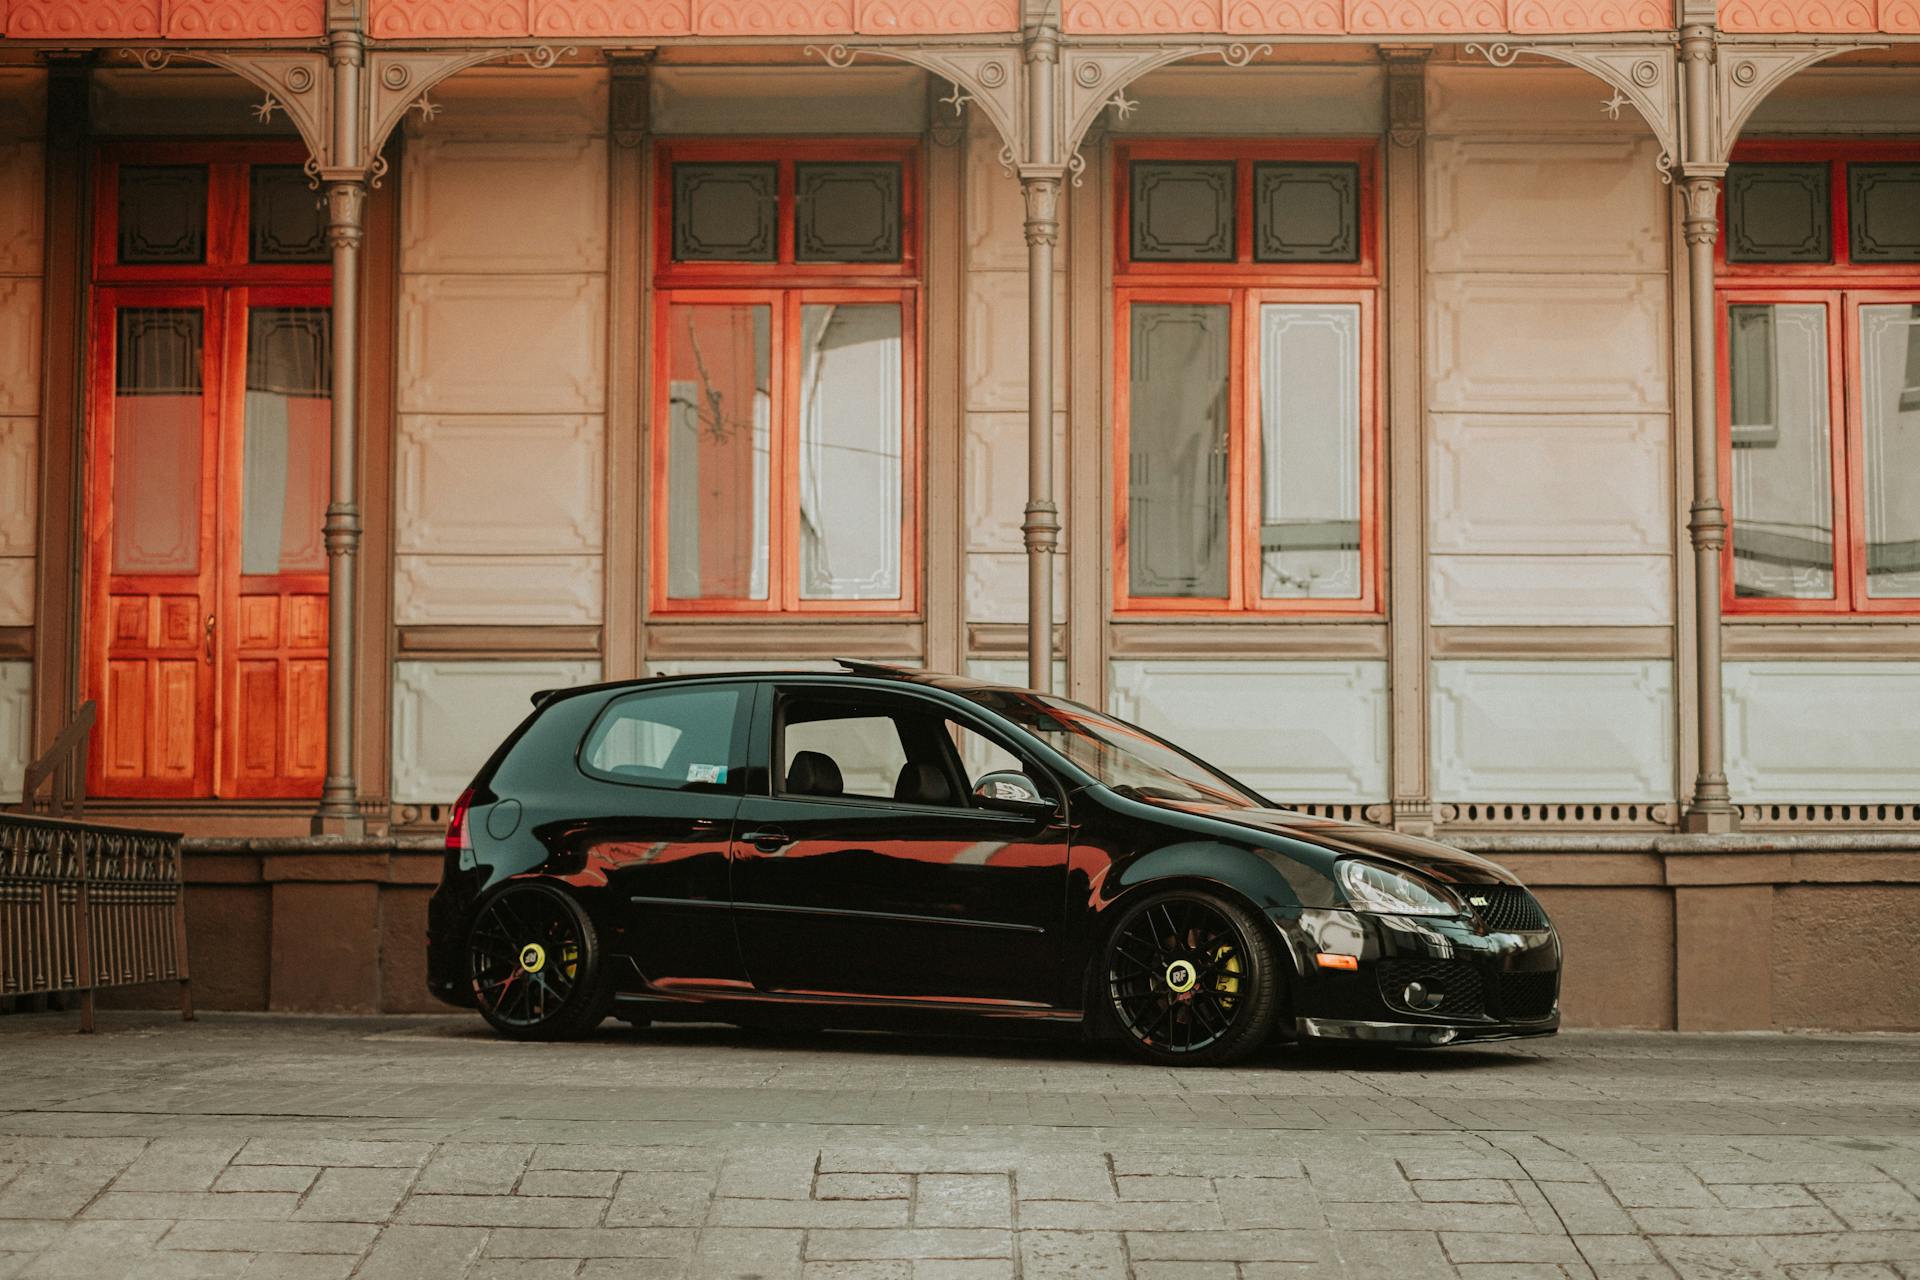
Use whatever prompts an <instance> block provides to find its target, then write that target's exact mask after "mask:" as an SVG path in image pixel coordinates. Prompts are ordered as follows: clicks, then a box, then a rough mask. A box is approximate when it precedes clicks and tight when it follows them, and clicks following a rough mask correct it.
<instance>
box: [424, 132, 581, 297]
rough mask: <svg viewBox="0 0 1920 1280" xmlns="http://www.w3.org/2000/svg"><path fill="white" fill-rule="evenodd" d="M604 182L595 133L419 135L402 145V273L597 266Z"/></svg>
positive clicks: (563, 269) (569, 269)
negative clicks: (404, 154)
mask: <svg viewBox="0 0 1920 1280" xmlns="http://www.w3.org/2000/svg"><path fill="white" fill-rule="evenodd" d="M606 184H607V152H606V142H605V141H604V140H603V139H600V138H595V137H590V136H586V135H584V134H580V135H574V136H569V137H563V138H553V139H539V140H534V139H520V140H514V139H504V140H503V139H498V138H472V137H465V136H462V135H459V134H452V135H449V134H445V133H442V132H439V131H435V132H432V133H427V134H423V135H422V136H421V138H420V140H419V142H418V143H416V144H415V145H413V146H410V147H408V149H407V182H406V186H405V188H404V190H403V195H402V199H403V201H404V206H403V208H402V211H401V227H402V231H401V237H400V266H401V270H403V271H407V272H415V273H419V272H445V273H462V272H466V273H473V272H478V273H483V274H491V273H502V274H506V273H520V272H550V273H567V272H586V271H603V270H605V269H606V264H607V234H606V221H607V220H606V206H607V194H606Z"/></svg>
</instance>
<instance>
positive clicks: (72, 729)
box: [20, 698, 99, 818]
mask: <svg viewBox="0 0 1920 1280" xmlns="http://www.w3.org/2000/svg"><path fill="white" fill-rule="evenodd" d="M98 715H99V711H98V708H96V707H95V705H94V701H93V699H92V698H88V699H87V700H86V701H85V702H83V703H81V704H80V709H79V710H77V711H75V712H74V713H73V719H71V720H69V721H67V724H66V727H65V728H63V729H62V730H60V733H59V736H57V737H56V738H54V740H53V745H52V746H50V747H48V748H47V749H46V750H45V751H43V752H41V754H40V758H39V759H38V760H35V761H34V762H33V763H32V764H30V765H28V766H27V773H26V777H25V779H24V780H23V781H22V782H21V784H20V807H21V808H22V809H24V810H26V811H27V812H29V813H51V814H53V816H54V817H56V818H80V817H84V816H85V815H86V810H87V737H88V735H89V734H91V733H92V732H93V722H94V720H95V719H96V718H97V717H98ZM49 778H51V779H52V780H53V792H52V794H51V795H50V796H49V797H48V798H47V804H46V806H45V807H44V808H43V807H42V805H41V802H40V800H39V799H38V798H37V797H36V796H35V794H34V793H35V792H37V791H39V790H40V784H41V783H42V782H45V781H47V780H48V779H49Z"/></svg>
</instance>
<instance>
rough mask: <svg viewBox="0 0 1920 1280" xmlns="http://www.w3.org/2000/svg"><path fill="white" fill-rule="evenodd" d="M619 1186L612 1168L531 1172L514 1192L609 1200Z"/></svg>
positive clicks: (521, 1179) (522, 1179) (618, 1179)
mask: <svg viewBox="0 0 1920 1280" xmlns="http://www.w3.org/2000/svg"><path fill="white" fill-rule="evenodd" d="M693 1176H696V1177H697V1176H698V1175H693ZM619 1185H620V1175H619V1174H618V1173H615V1172H614V1171H613V1170H611V1169H529V1170H527V1171H526V1172H525V1173H523V1174H521V1175H520V1185H519V1186H517V1187H515V1188H514V1189H513V1193H514V1194H515V1195H520V1196H597V1197H599V1198H601V1199H603V1200H604V1199H610V1198H611V1197H612V1196H613V1193H614V1189H615V1188H617V1187H618V1186H619Z"/></svg>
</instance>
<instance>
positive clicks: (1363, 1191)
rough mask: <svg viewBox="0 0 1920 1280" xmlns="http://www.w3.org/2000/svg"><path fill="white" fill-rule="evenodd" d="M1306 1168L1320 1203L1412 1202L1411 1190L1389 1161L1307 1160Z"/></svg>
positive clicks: (1393, 1164) (1397, 1168)
mask: <svg viewBox="0 0 1920 1280" xmlns="http://www.w3.org/2000/svg"><path fill="white" fill-rule="evenodd" d="M1306 1164H1307V1177H1308V1179H1309V1180H1310V1181H1311V1182H1312V1183H1313V1194H1314V1195H1316V1196H1318V1197H1319V1198H1320V1200H1321V1201H1322V1202H1323V1203H1325V1202H1328V1201H1336V1200H1359V1201H1365V1202H1384V1203H1390V1202H1393V1201H1397V1200H1409V1201H1410V1200H1413V1199H1414V1198H1415V1197H1414V1194H1413V1187H1412V1186H1411V1185H1409V1184H1408V1182H1407V1180H1406V1178H1405V1177H1404V1176H1403V1175H1402V1174H1401V1172H1400V1166H1399V1164H1397V1163H1396V1162H1395V1161H1392V1160H1384V1159H1374V1160H1366V1159H1361V1160H1308V1161H1307V1162H1306Z"/></svg>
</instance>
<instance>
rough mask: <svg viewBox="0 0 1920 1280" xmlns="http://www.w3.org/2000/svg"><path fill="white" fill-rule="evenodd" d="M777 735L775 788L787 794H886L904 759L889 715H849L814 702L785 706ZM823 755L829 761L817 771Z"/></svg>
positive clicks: (876, 797) (883, 796) (877, 796)
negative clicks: (778, 784)
mask: <svg viewBox="0 0 1920 1280" xmlns="http://www.w3.org/2000/svg"><path fill="white" fill-rule="evenodd" d="M781 740H782V746H781V757H782V759H781V771H780V778H781V780H782V781H781V788H780V789H781V790H782V791H785V792H787V793H789V794H792V795H847V796H861V797H864V798H867V799H873V800H891V799H893V789H894V787H895V786H896V785H897V784H898V783H899V781H900V770H901V768H902V767H903V766H905V764H906V763H907V751H906V747H905V746H904V745H902V743H901V741H900V729H899V726H897V725H896V724H894V722H893V720H892V719H891V718H890V717H887V716H881V715H873V714H871V713H864V714H853V715H849V714H845V713H844V712H835V711H834V710H833V709H832V708H828V707H823V706H821V705H820V704H817V703H816V704H804V703H797V704H793V705H791V706H790V707H789V708H788V710H787V712H786V724H785V727H784V729H783V730H782V733H781ZM802 756H809V757H812V759H809V760H804V761H803V760H801V757H802ZM823 759H824V760H826V761H828V762H830V763H831V766H832V767H831V768H829V769H826V770H824V771H823V770H822V769H821V767H820V761H821V760H823ZM796 764H797V765H798V766H799V767H798V769H796V768H795V766H796ZM836 775H837V781H838V785H837V786H835V785H834V782H835V780H836V777H835V776H836Z"/></svg>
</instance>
